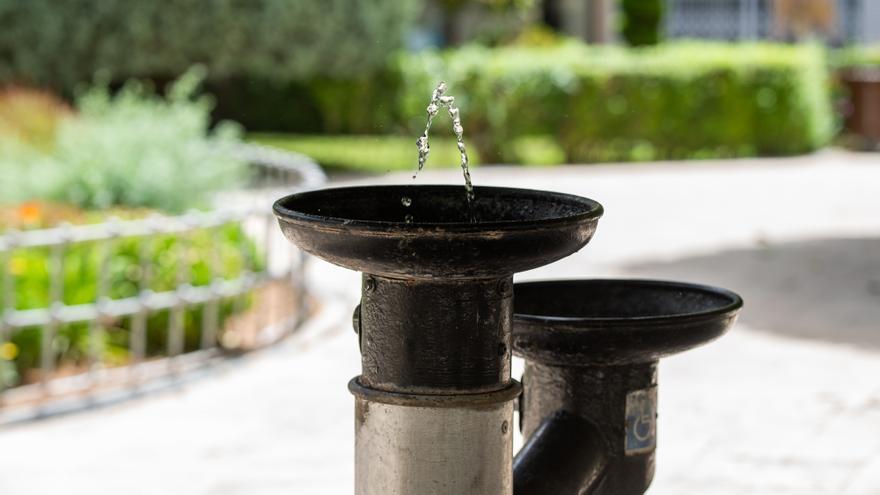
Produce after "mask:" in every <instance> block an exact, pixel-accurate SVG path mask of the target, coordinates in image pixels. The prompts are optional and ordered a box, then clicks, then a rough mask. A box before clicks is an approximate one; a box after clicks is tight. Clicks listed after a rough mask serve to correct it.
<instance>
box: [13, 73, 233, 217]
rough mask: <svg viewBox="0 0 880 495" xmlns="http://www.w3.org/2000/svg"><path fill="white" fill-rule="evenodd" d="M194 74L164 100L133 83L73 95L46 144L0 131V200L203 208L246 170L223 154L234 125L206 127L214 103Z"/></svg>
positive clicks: (86, 205) (175, 209) (189, 74)
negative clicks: (71, 113) (72, 112)
mask: <svg viewBox="0 0 880 495" xmlns="http://www.w3.org/2000/svg"><path fill="white" fill-rule="evenodd" d="M200 80H201V75H200V74H199V72H198V71H196V70H193V71H190V72H188V73H187V74H185V75H184V76H183V77H181V78H180V79H179V80H178V81H177V82H175V83H174V84H172V85H171V87H170V89H169V91H168V94H167V96H166V97H165V98H162V97H159V96H156V95H155V94H153V93H152V92H151V91H149V90H148V89H147V88H145V87H144V86H143V85H141V84H138V83H136V82H132V83H129V84H127V85H126V86H125V87H123V88H122V89H121V90H120V91H119V92H118V93H116V94H115V95H113V96H111V95H110V92H109V90H108V89H107V87H106V86H105V85H98V86H97V87H95V88H93V89H91V90H89V91H87V92H85V93H84V94H83V95H82V96H81V97H80V98H79V99H78V101H77V105H76V106H77V110H78V114H77V115H76V116H75V117H73V118H67V119H64V120H62V121H60V122H59V123H58V125H57V129H56V130H55V136H54V141H53V142H52V143H51V144H50V145H49V146H48V147H43V148H39V149H38V148H34V147H29V146H26V145H25V144H23V143H17V142H15V141H14V140H10V139H8V138H7V139H4V138H3V137H2V136H0V141H2V142H0V145H2V146H0V176H2V177H3V180H2V181H0V202H2V203H15V202H19V201H24V200H31V199H48V200H54V201H60V202H65V203H72V204H75V205H78V206H82V207H87V208H106V207H109V206H112V205H127V206H144V207H152V208H160V209H164V210H168V211H174V212H176V211H181V210H184V209H186V208H190V207H194V206H201V205H202V204H203V203H204V202H205V201H206V200H207V196H208V193H210V192H212V191H215V190H217V189H220V188H223V187H227V186H230V185H232V184H235V183H236V181H237V179H238V178H240V177H241V175H242V174H243V172H244V170H245V168H244V163H241V162H239V161H237V160H233V159H230V158H229V157H228V156H225V155H224V154H223V153H222V151H223V147H224V146H226V145H230V144H233V143H235V142H237V138H238V134H239V131H238V129H237V128H236V127H234V126H231V125H229V124H224V125H220V126H218V127H217V128H216V129H215V130H214V131H213V132H209V130H208V128H209V125H210V111H211V105H212V103H211V101H210V100H209V99H207V98H206V97H204V96H202V97H197V96H196V90H197V88H198V85H199V81H200ZM44 148H48V149H44Z"/></svg>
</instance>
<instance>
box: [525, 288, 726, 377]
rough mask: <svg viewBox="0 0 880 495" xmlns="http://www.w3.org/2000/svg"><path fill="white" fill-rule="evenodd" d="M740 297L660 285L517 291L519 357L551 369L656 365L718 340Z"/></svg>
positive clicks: (702, 289)
mask: <svg viewBox="0 0 880 495" xmlns="http://www.w3.org/2000/svg"><path fill="white" fill-rule="evenodd" d="M742 304H743V302H742V299H741V298H740V297H739V296H738V295H737V294H734V293H733V292H730V291H728V290H725V289H720V288H716V287H709V286H704V285H697V284H688V283H681V282H667V281H659V280H560V281H547V282H529V283H519V284H515V285H514V320H513V348H514V352H515V353H516V354H518V355H520V356H523V357H525V358H527V359H530V360H534V361H537V362H541V363H545V364H556V365H566V366H578V365H585V366H586V365H616V364H630V363H638V362H650V361H656V360H658V359H659V358H661V357H664V356H667V355H670V354H674V353H678V352H682V351H685V350H688V349H691V348H693V347H696V346H698V345H701V344H704V343H706V342H709V341H711V340H714V339H716V338H718V337H720V336H721V335H723V334H724V332H725V331H726V330H727V329H728V328H729V327H730V325H732V324H733V322H734V321H735V319H736V316H737V314H738V313H739V310H740V308H741V307H742Z"/></svg>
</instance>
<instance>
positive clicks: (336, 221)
mask: <svg viewBox="0 0 880 495" xmlns="http://www.w3.org/2000/svg"><path fill="white" fill-rule="evenodd" d="M389 189H390V190H395V189H397V190H399V192H400V193H401V194H403V193H404V192H405V191H409V192H416V191H419V190H437V189H448V190H449V191H456V192H460V194H462V195H464V191H463V189H464V188H463V187H462V186H456V185H451V184H419V185H415V184H413V185H408V184H379V185H365V186H342V187H328V188H321V189H313V190H308V191H299V192H296V193H293V194H289V195H287V196H284V197H282V198H280V199H278V200H277V201H275V203H274V204H273V205H272V211H273V213H274V215H275V217H276V218H278V220H280V221H282V222H296V223H306V224H313V225H324V226H328V227H330V226H339V227H345V228H347V229H359V230H365V231H371V230H375V231H380V232H388V231H389V230H394V231H397V232H399V233H401V234H404V235H405V234H406V233H407V232H412V233H418V234H419V235H423V234H424V233H425V232H430V231H432V230H437V231H442V232H443V233H444V234H450V233H457V232H460V233H474V232H484V231H505V230H514V231H519V230H531V229H541V228H552V227H553V226H556V225H567V224H571V223H579V222H584V221H588V220H598V219H599V218H600V217H601V216H602V214H603V213H604V208H603V207H602V205H601V204H600V203H599V202H597V201H595V200H593V199H590V198H586V197H583V196H578V195H575V194H569V193H562V192H556V191H546V190H541V189H529V188H516V187H499V186H474V192H475V194H477V195H478V197H479V194H480V192H481V191H483V192H484V193H485V192H495V193H501V194H505V193H506V194H519V195H522V196H536V197H544V198H548V197H549V198H556V199H559V200H565V201H567V202H569V203H572V204H579V205H580V206H582V207H583V211H579V212H578V213H575V214H573V215H567V216H557V217H549V218H536V219H530V220H492V221H480V222H476V223H472V222H418V221H416V222H413V223H406V222H399V221H388V220H363V219H347V218H340V217H334V216H324V215H316V214H313V213H306V212H303V211H297V210H295V209H291V208H288V207H286V206H285V204H286V203H289V202H290V201H291V200H293V199H295V198H302V197H303V196H306V195H314V194H329V193H337V194H338V193H340V192H343V191H346V190H349V191H354V190H373V191H376V190H389Z"/></svg>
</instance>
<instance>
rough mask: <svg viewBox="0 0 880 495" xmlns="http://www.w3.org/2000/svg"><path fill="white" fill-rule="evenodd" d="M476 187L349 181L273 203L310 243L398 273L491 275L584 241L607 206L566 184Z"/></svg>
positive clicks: (319, 252) (283, 222) (351, 263)
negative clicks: (469, 192)
mask: <svg viewBox="0 0 880 495" xmlns="http://www.w3.org/2000/svg"><path fill="white" fill-rule="evenodd" d="M474 192H475V195H476V199H475V200H474V203H473V206H472V208H470V207H469V206H468V204H467V200H466V197H465V190H464V188H463V187H461V186H438V185H428V186H364V187H344V188H337V189H323V190H318V191H308V192H303V193H297V194H293V195H290V196H287V197H285V198H282V199H280V200H278V201H277V202H276V203H275V205H274V211H275V215H276V217H277V218H278V221H279V224H280V226H281V230H282V231H283V232H284V234H285V236H287V238H288V239H289V240H290V241H291V242H293V243H294V244H296V245H297V246H299V247H300V248H301V249H303V250H304V251H306V252H309V253H311V254H314V255H315V256H317V257H319V258H322V259H324V260H326V261H329V262H331V263H334V264H336V265H340V266H343V267H346V268H350V269H352V270H357V271H361V272H365V273H371V274H375V275H382V276H387V277H399V278H492V277H499V276H504V275H510V274H513V273H516V272H520V271H525V270H529V269H532V268H537V267H539V266H542V265H545V264H548V263H551V262H553V261H556V260H558V259H560V258H563V257H565V256H568V255H570V254H572V253H574V252H575V251H577V250H579V249H580V248H582V247H583V246H584V245H586V244H587V242H588V241H589V240H590V238H591V237H592V236H593V233H594V231H595V230H596V224H597V222H598V220H599V217H600V216H601V215H602V206H601V205H600V204H599V203H597V202H595V201H593V200H590V199H586V198H582V197H579V196H573V195H570V194H561V193H556V192H549V191H536V190H530V189H512V188H503V187H475V188H474ZM403 198H409V199H411V204H410V205H409V206H405V204H404V203H405V202H404V201H402V200H403ZM408 215H411V222H407V216H408ZM472 218H473V219H474V220H475V221H473V222H472V221H471V219H472Z"/></svg>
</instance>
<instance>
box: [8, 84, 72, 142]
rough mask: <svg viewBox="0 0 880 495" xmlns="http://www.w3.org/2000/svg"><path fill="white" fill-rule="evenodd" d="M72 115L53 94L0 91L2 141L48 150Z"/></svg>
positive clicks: (68, 108) (11, 89)
mask: <svg viewBox="0 0 880 495" xmlns="http://www.w3.org/2000/svg"><path fill="white" fill-rule="evenodd" d="M71 114H72V111H71V109H70V107H69V106H67V104H66V103H64V102H63V101H61V100H60V99H59V98H57V97H55V96H54V95H53V94H52V93H49V92H46V91H38V90H34V89H30V88H25V87H16V86H10V87H7V88H4V89H0V139H8V140H13V139H14V140H17V141H21V142H23V143H25V144H27V145H29V146H34V147H37V148H46V147H49V146H51V145H52V143H53V142H54V140H55V132H56V130H57V128H58V126H59V125H60V123H61V121H63V120H64V119H67V118H69V117H70V116H71Z"/></svg>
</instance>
